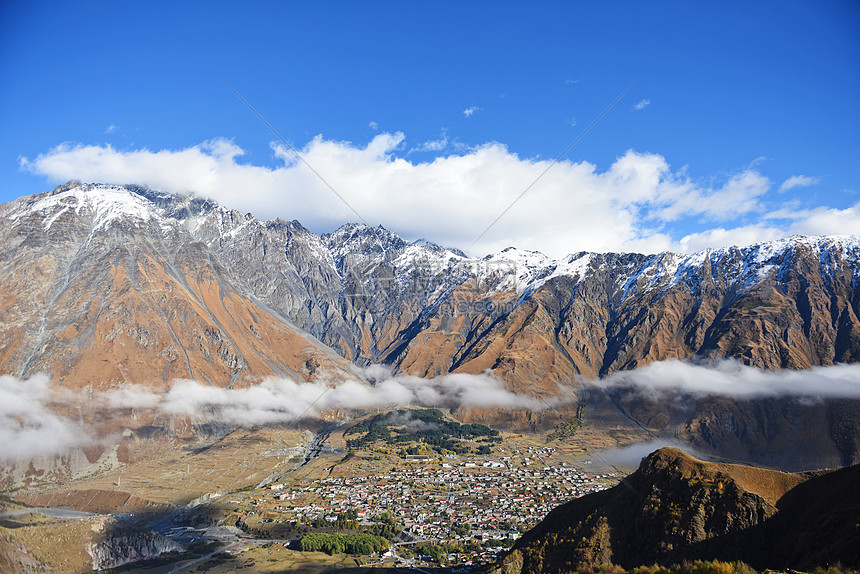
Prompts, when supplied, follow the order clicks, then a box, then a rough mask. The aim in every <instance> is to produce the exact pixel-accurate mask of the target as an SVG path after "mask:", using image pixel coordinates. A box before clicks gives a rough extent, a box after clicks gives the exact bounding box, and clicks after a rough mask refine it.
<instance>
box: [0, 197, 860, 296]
mask: <svg viewBox="0 0 860 574" xmlns="http://www.w3.org/2000/svg"><path fill="white" fill-rule="evenodd" d="M3 207H5V209H3V210H2V211H0V215H3V216H5V217H7V218H10V219H13V220H15V219H20V218H22V217H25V216H27V215H28V214H39V215H42V216H43V217H44V220H43V226H44V229H45V230H48V229H50V227H51V226H52V225H53V224H54V223H55V222H56V221H57V220H58V219H59V218H60V217H61V216H62V215H63V214H64V213H66V212H67V211H69V210H73V211H74V212H75V213H76V214H78V215H80V214H81V210H87V211H90V212H92V213H93V220H92V225H93V231H96V230H98V229H101V228H103V227H106V226H108V225H110V224H112V223H114V222H122V221H124V220H128V221H130V222H132V225H139V224H141V223H145V222H152V221H154V220H157V221H158V223H160V226H161V227H162V230H163V231H165V232H166V231H167V229H168V228H170V227H171V224H172V223H173V222H176V223H178V224H180V225H181V227H182V228H183V229H185V230H186V231H187V232H189V233H190V234H191V235H192V236H193V237H195V238H196V239H200V240H203V241H204V242H205V243H207V244H209V245H210V246H216V245H219V244H221V243H222V242H223V241H224V240H225V239H228V238H230V239H231V241H235V240H237V239H238V238H239V236H241V235H242V234H243V233H244V232H246V231H247V232H248V233H249V234H252V233H265V232H267V230H268V228H269V225H268V223H271V222H263V221H261V220H258V219H257V218H255V217H253V216H252V215H251V214H240V213H239V212H237V211H235V210H228V209H227V208H225V207H223V206H221V205H219V204H218V203H216V202H213V201H211V200H208V199H205V198H199V197H195V196H179V195H172V194H167V193H163V192H159V191H157V190H152V189H149V188H141V187H137V186H118V185H109V184H81V183H78V182H70V183H69V184H66V185H64V186H60V187H58V188H57V189H56V190H54V191H53V192H49V193H47V194H40V195H39V196H34V197H31V198H22V199H21V200H18V201H15V202H12V203H10V204H6V205H5V206H3ZM273 221H274V220H273ZM302 229H304V228H302ZM305 231H306V230H305ZM307 234H308V235H309V236H313V238H315V239H316V240H315V241H307V242H306V245H307V247H308V248H309V249H311V251H312V252H313V255H314V257H315V258H318V259H320V260H325V261H326V262H328V263H329V264H331V265H332V266H333V267H334V268H335V269H337V268H338V267H341V266H342V265H343V264H344V258H345V257H347V256H349V257H350V260H351V261H355V260H356V258H358V259H359V260H367V261H368V262H370V261H371V260H377V261H378V262H383V261H384V262H385V263H386V264H387V265H391V266H392V268H393V269H392V271H393V273H394V274H395V275H396V276H400V275H402V274H404V273H413V274H414V273H416V272H418V269H419V268H421V272H422V273H424V274H425V275H428V276H433V277H434V278H435V279H434V281H435V282H437V283H438V281H439V277H438V275H439V274H440V273H443V272H444V273H447V274H448V275H449V276H450V278H451V279H453V280H454V282H455V283H457V284H459V283H461V282H462V281H463V271H464V269H466V268H468V269H470V273H472V275H473V276H475V277H476V278H477V279H478V282H479V285H484V286H487V287H489V288H491V290H492V291H495V292H500V291H506V290H514V291H516V292H517V293H518V294H522V293H527V292H534V291H535V290H537V289H538V288H540V287H541V286H542V285H543V284H545V283H546V282H547V281H550V280H553V279H556V278H561V277H568V278H571V279H575V280H576V281H582V280H583V279H585V278H586V277H587V276H588V275H589V273H591V272H592V267H593V265H596V263H595V262H596V261H597V260H598V259H600V258H601V257H602V258H603V259H604V260H605V258H606V257H608V256H609V255H621V254H598V253H577V254H572V255H568V256H567V257H564V258H561V259H558V260H554V259H551V258H549V257H547V256H546V255H544V254H542V253H540V252H538V251H529V250H525V249H520V248H515V247H509V248H507V249H504V250H502V251H500V252H498V253H495V254H491V255H488V256H486V257H484V258H482V259H472V258H468V257H466V256H465V255H464V254H463V253H462V252H459V251H458V250H452V249H447V248H443V247H440V246H439V245H437V244H435V243H432V242H430V241H427V240H424V239H419V240H416V241H413V242H409V241H407V240H405V239H403V238H402V237H401V236H399V235H398V234H396V233H394V232H392V231H389V230H387V229H385V228H384V227H382V226H377V227H370V226H368V225H365V224H361V223H348V224H344V225H342V226H341V227H340V228H338V229H337V230H335V231H334V232H332V233H329V234H322V235H317V234H314V233H312V232H309V231H308V232H307ZM796 249H811V250H813V251H814V252H817V254H818V257H819V263H820V267H821V270H822V271H823V272H827V271H828V270H832V269H833V268H834V266H835V265H836V260H837V259H842V260H844V261H847V262H849V263H850V266H851V271H852V275H853V280H854V282H855V283H857V282H858V281H860V236H851V235H843V236H792V237H787V238H783V239H778V240H774V241H768V242H763V243H759V244H755V245H751V246H747V247H724V248H719V249H708V250H704V251H700V252H697V253H693V254H689V255H683V254H676V253H671V252H664V253H659V254H655V255H652V256H648V257H647V258H646V259H645V261H643V262H642V263H640V264H638V265H635V264H634V265H633V266H632V268H631V267H630V266H628V268H626V269H625V270H624V271H622V272H621V273H620V274H619V276H617V278H616V281H617V283H618V284H619V286H620V288H621V291H622V300H623V299H625V298H626V297H628V296H629V295H630V294H632V293H638V292H651V291H653V290H659V291H660V292H664V291H665V290H667V289H670V288H673V287H675V286H677V285H678V284H679V283H685V284H686V285H687V286H688V287H689V288H695V287H696V285H698V284H699V283H700V281H701V275H702V273H703V269H704V267H705V264H706V263H707V264H708V265H709V267H710V268H711V270H712V271H711V274H712V275H713V273H714V271H713V270H719V273H718V274H719V276H720V277H721V278H723V281H725V285H726V286H727V287H728V286H738V287H739V288H740V289H742V290H745V289H748V288H750V287H752V286H753V285H756V284H758V283H759V282H761V281H762V280H764V279H765V278H766V277H768V276H770V275H771V274H773V273H779V272H780V271H779V269H780V267H781V265H782V262H783V261H784V260H785V259H786V258H787V257H791V256H792V253H793V250H796ZM464 266H465V267H464ZM455 269H457V271H456V272H455ZM336 273H338V274H339V272H338V271H336ZM455 277H456V278H455Z"/></svg>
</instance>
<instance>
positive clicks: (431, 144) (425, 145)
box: [409, 130, 448, 153]
mask: <svg viewBox="0 0 860 574" xmlns="http://www.w3.org/2000/svg"><path fill="white" fill-rule="evenodd" d="M446 147H448V132H447V130H442V135H441V136H440V137H439V139H435V140H429V141H426V142H422V143H420V144H418V145H417V146H415V147H413V148H412V149H410V150H409V153H412V152H415V151H419V152H421V151H442V150H443V149H445V148H446Z"/></svg>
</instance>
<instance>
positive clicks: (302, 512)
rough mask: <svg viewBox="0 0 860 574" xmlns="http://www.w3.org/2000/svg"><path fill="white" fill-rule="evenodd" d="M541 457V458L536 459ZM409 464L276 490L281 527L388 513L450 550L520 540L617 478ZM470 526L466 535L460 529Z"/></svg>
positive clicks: (508, 463)
mask: <svg viewBox="0 0 860 574" xmlns="http://www.w3.org/2000/svg"><path fill="white" fill-rule="evenodd" d="M535 454H536V455H537V454H540V453H535ZM520 462H521V464H519V465H515V464H514V463H513V462H512V460H511V459H510V458H506V457H502V458H500V459H490V460H484V461H457V462H449V463H445V464H441V465H437V464H434V465H432V466H431V465H426V464H425V465H413V464H406V465H403V466H401V467H399V468H397V469H395V470H392V471H390V472H388V473H386V474H381V475H372V476H353V477H329V478H324V479H321V480H316V481H313V482H311V483H307V484H292V485H290V486H289V487H284V485H281V484H278V485H273V486H272V489H273V490H275V491H276V494H275V498H276V499H277V502H276V506H275V507H274V509H273V510H274V511H276V512H277V514H278V517H279V521H291V522H293V521H294V522H297V523H298V524H312V523H314V522H316V521H318V520H319V519H320V518H325V519H326V520H328V521H331V522H335V521H337V517H338V515H339V514H341V513H345V512H347V511H353V512H354V514H353V516H357V518H358V520H359V522H361V523H363V524H367V525H369V524H372V523H374V522H375V521H376V520H377V519H378V518H379V516H380V515H381V514H382V513H384V512H387V513H390V515H391V516H392V517H393V518H394V520H395V522H396V524H397V526H398V528H399V529H400V530H401V531H402V532H403V533H404V535H405V536H406V537H408V538H411V539H414V540H426V541H440V542H451V541H457V540H467V539H478V540H483V541H490V540H493V539H496V540H503V539H510V538H515V537H516V536H517V535H518V532H519V530H522V529H523V528H527V527H531V526H532V525H534V524H535V523H537V522H538V521H539V520H541V519H542V518H543V517H544V516H545V515H546V514H547V513H548V512H549V511H550V510H551V509H552V508H554V507H555V506H557V505H559V504H561V503H563V502H565V501H567V500H570V499H571V498H575V497H578V496H582V495H584V494H587V493H590V492H595V491H598V490H602V489H605V488H607V487H609V486H611V485H613V484H614V483H615V482H616V480H617V477H616V476H615V474H614V473H609V474H588V473H586V472H584V471H582V470H580V469H576V468H573V467H570V466H566V465H564V464H563V463H562V464H561V465H559V466H547V465H543V464H539V463H536V462H535V461H534V460H532V459H530V458H528V457H524V458H522V459H521V461H520ZM464 524H468V525H469V526H470V528H469V529H463V527H462V525H464Z"/></svg>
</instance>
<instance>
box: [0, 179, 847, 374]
mask: <svg viewBox="0 0 860 574" xmlns="http://www.w3.org/2000/svg"><path fill="white" fill-rule="evenodd" d="M0 238H2V241H3V245H4V246H5V247H4V258H3V260H2V269H0V277H2V285H0V287H2V292H3V293H4V294H5V295H4V301H3V304H2V308H3V309H4V314H3V325H2V327H0V328H2V331H0V333H2V340H3V343H4V344H3V346H2V347H3V355H2V357H0V361H2V364H3V367H4V371H5V372H7V373H15V374H19V375H25V376H26V375H27V374H28V373H32V372H34V371H36V370H39V369H42V370H48V371H50V372H52V373H53V374H54V375H55V376H58V377H60V378H62V379H64V380H67V381H69V382H72V381H76V382H78V383H83V382H84V381H91V380H93V376H92V374H91V373H92V371H96V370H98V371H99V376H100V377H101V379H102V380H112V379H113V380H127V379H131V380H135V381H138V382H147V383H151V382H152V381H153V380H162V381H163V380H166V379H168V378H170V377H173V376H186V377H195V378H200V379H208V380H211V381H213V382H216V384H219V385H224V384H227V382H228V381H235V380H236V378H237V376H241V375H240V374H244V373H246V374H249V375H261V374H264V373H268V372H283V373H288V374H292V375H295V374H303V375H305V376H307V374H308V371H309V370H311V367H310V366H308V365H306V362H307V359H308V357H306V356H305V354H303V350H302V349H303V348H310V347H315V349H320V347H321V346H320V345H315V343H316V342H315V341H314V340H313V338H316V339H317V340H319V341H321V342H322V343H324V344H325V345H327V346H329V347H331V348H333V349H335V350H337V352H338V353H339V354H340V355H342V356H343V357H346V358H347V359H349V360H352V361H356V362H359V363H373V362H384V363H390V364H393V365H396V366H397V367H399V368H400V369H401V370H403V371H406V372H409V373H411V374H415V375H436V374H441V373H446V372H452V371H468V372H480V371H482V370H484V369H492V370H493V371H494V372H496V373H497V374H498V375H499V376H501V377H502V378H504V379H506V380H508V381H509V382H511V383H512V384H514V383H516V382H518V381H520V382H525V381H528V382H529V383H534V381H535V380H536V379H541V381H542V384H544V385H545V384H547V383H548V382H550V381H552V382H555V381H565V382H567V381H569V380H570V377H571V376H572V375H573V374H575V373H581V374H583V375H585V376H589V377H595V376H598V375H605V374H608V373H612V372H615V371H618V370H621V369H630V368H634V367H637V366H641V365H644V364H647V363H649V362H652V361H656V360H662V359H667V358H681V357H688V356H692V355H698V356H703V357H725V356H731V357H738V358H740V359H741V360H743V361H744V362H746V363H748V364H752V365H756V366H760V367H763V368H770V369H772V368H779V367H784V368H806V367H810V366H813V365H829V364H833V363H835V362H853V361H857V360H858V359H860V321H858V312H860V292H858V289H857V285H858V280H860V239H858V238H854V237H831V238H809V237H795V238H791V239H786V240H781V241H777V242H771V243H766V244H761V245H756V246H752V247H749V248H743V249H738V248H727V249H719V250H712V251H708V252H702V253H697V254H694V255H689V256H683V255H676V254H672V253H662V254H658V255H640V254H612V253H609V254H592V253H578V254H574V255H571V256H569V257H567V258H565V259H563V260H560V261H554V260H551V259H549V258H547V257H545V256H543V255H541V254H539V253H536V252H526V251H521V250H518V249H514V248H509V249H506V250H505V251H503V252H501V253H498V254H495V255H491V256H487V257H485V258H483V259H469V258H467V257H465V256H464V255H463V254H462V253H460V252H457V251H452V250H447V249H443V248H441V247H439V246H436V245H434V244H432V243H429V242H426V241H417V242H412V243H410V242H407V241H405V240H403V239H402V238H400V237H398V236H397V235H396V234H394V233H391V232H389V231H387V230H385V229H383V228H369V227H366V226H363V225H354V224H349V225H345V226H343V227H341V228H340V229H338V230H337V231H336V232H334V233H332V234H329V235H322V236H318V235H315V234H313V233H311V232H310V231H308V230H306V229H305V228H303V227H302V226H301V224H299V223H298V222H295V221H293V222H286V221H281V220H274V221H269V222H263V221H259V220H257V219H255V218H254V217H253V216H251V215H250V214H245V215H242V214H240V213H238V212H236V211H230V210H227V209H225V208H223V207H221V206H218V205H216V204H214V203H212V202H210V201H206V200H201V199H199V198H189V197H178V196H172V195H168V194H163V193H159V192H156V191H152V190H149V189H143V188H136V187H115V186H105V185H89V184H78V183H74V182H72V183H70V184H67V185H65V186H61V187H59V188H57V189H56V190H54V191H52V192H49V193H45V194H41V195H37V196H32V197H25V198H21V199H19V200H17V201H14V202H12V203H9V204H5V205H3V206H2V207H0ZM107 325H111V327H110V328H107V327H106V326H107ZM307 334H310V335H311V336H312V338H308V337H307ZM109 348H110V349H112V353H113V356H110V357H109V358H106V359H105V358H103V357H104V354H103V352H104V351H107V350H108V349H109ZM276 348H277V349H283V348H289V349H290V350H291V351H290V353H289V354H290V355H291V356H289V357H287V356H284V355H283V354H279V355H278V356H273V355H272V353H273V352H275V351H273V349H276ZM88 349H97V350H98V351H99V353H97V354H98V357H96V356H95V355H96V353H90V352H89V351H88ZM278 352H279V353H282V351H280V350H279V351H278ZM320 354H324V353H323V352H320ZM329 358H331V357H329ZM105 364H106V365H105ZM104 366H107V369H103V368H102V367H104Z"/></svg>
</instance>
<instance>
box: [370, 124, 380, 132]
mask: <svg viewBox="0 0 860 574" xmlns="http://www.w3.org/2000/svg"><path fill="white" fill-rule="evenodd" d="M367 125H368V126H370V129H372V130H373V131H377V130H378V129H379V124H377V123H376V122H370V123H369V124H367Z"/></svg>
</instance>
